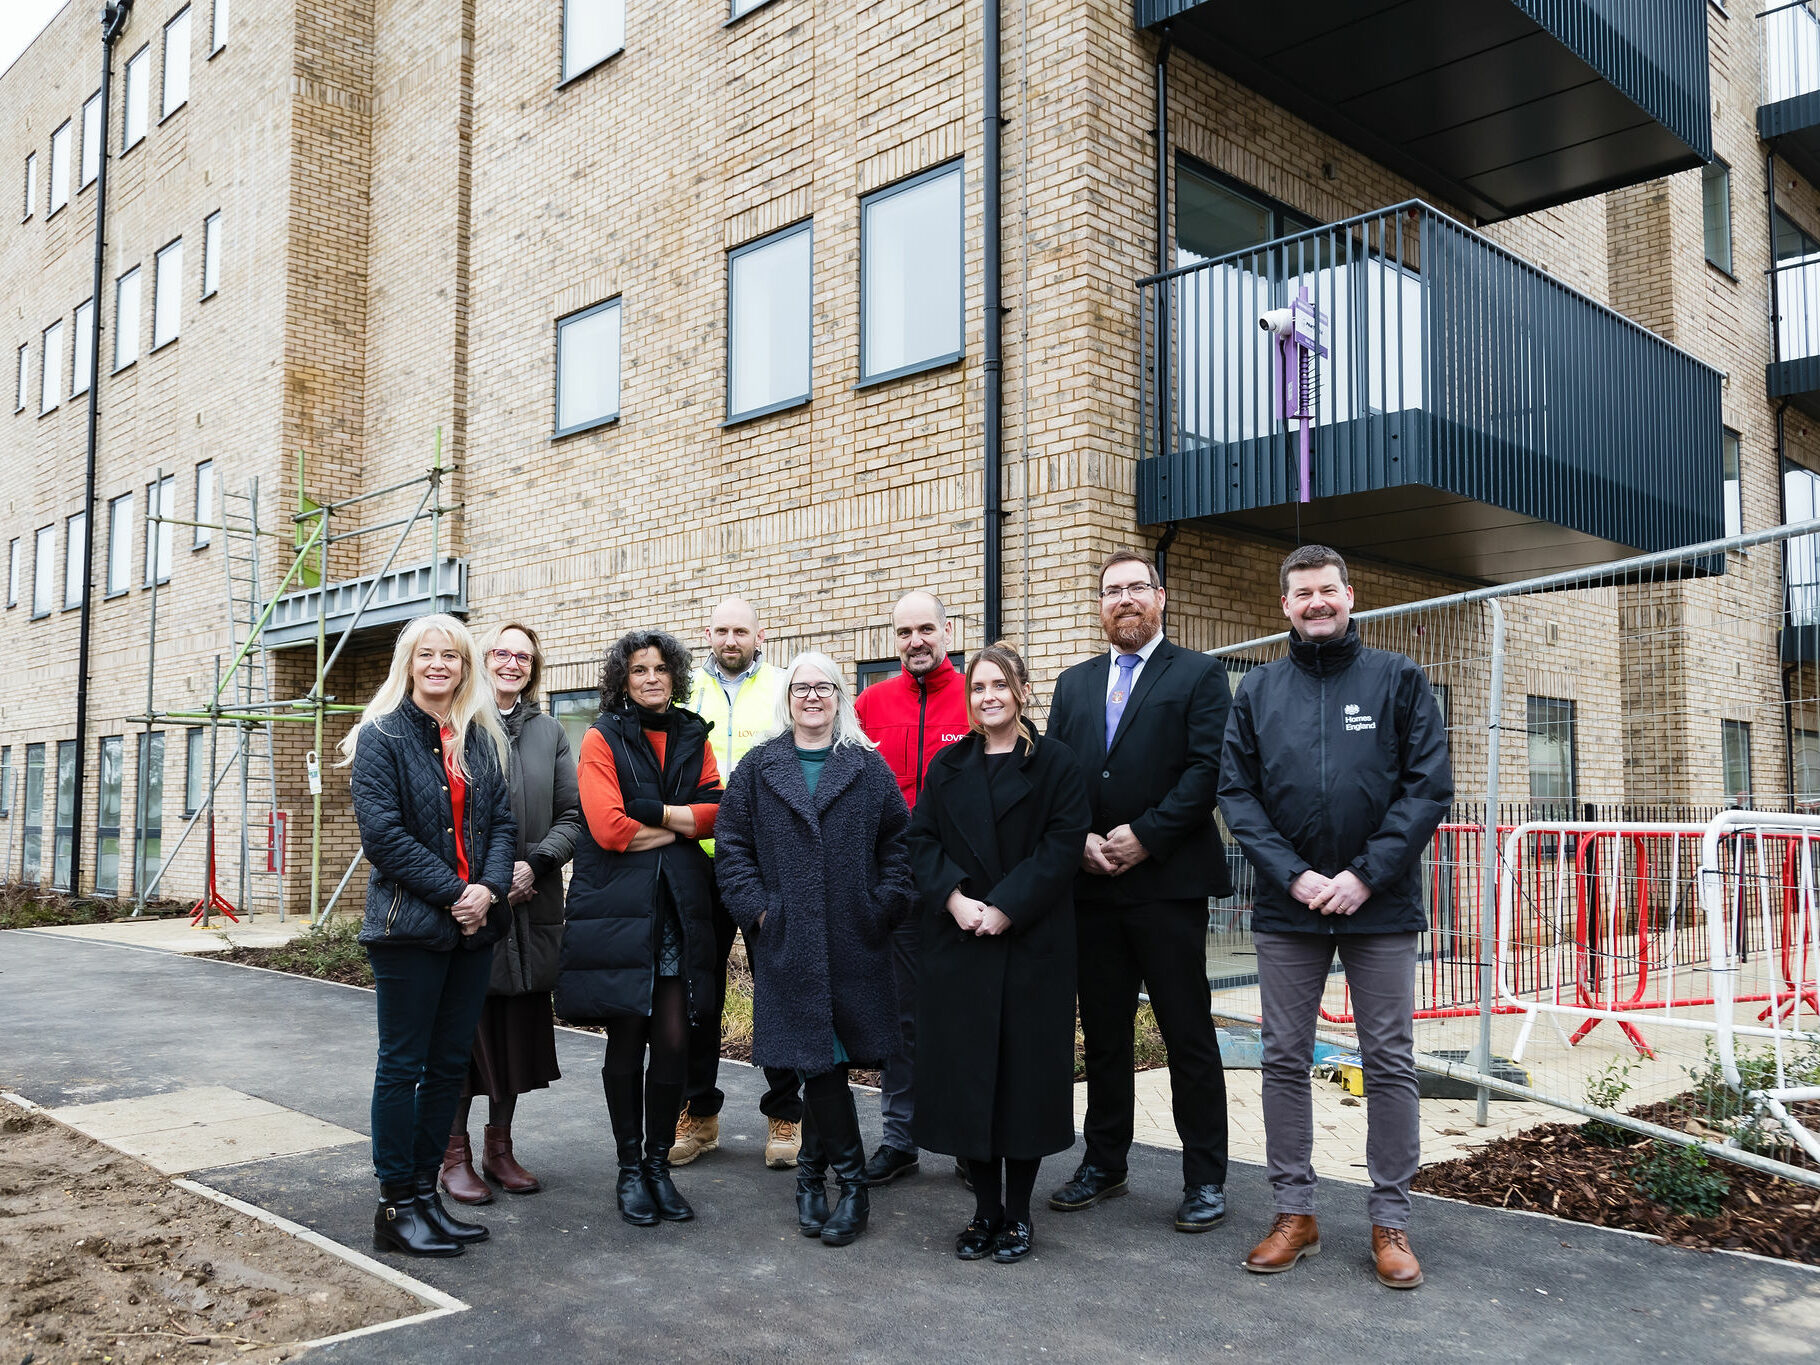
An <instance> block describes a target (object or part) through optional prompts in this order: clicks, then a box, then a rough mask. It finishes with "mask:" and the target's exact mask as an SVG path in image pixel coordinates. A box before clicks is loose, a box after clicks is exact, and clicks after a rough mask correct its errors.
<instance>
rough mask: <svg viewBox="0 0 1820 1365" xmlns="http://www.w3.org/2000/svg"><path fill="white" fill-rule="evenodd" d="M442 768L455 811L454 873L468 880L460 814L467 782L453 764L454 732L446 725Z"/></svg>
mask: <svg viewBox="0 0 1820 1365" xmlns="http://www.w3.org/2000/svg"><path fill="white" fill-rule="evenodd" d="M442 770H443V771H444V772H445V773H447V774H448V775H449V805H450V806H451V807H453V808H454V812H455V874H456V875H457V876H458V877H460V878H461V879H462V881H464V882H465V881H468V880H469V877H468V848H467V843H466V841H465V840H464V839H463V838H462V830H463V828H464V823H463V821H462V818H461V814H462V811H463V810H464V809H465V808H466V807H467V804H468V783H467V779H466V778H464V777H463V776H462V775H461V769H460V768H458V767H456V766H455V732H454V731H453V730H451V729H450V728H449V727H448V726H446V725H445V726H443V727H442Z"/></svg>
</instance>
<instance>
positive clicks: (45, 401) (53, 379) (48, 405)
mask: <svg viewBox="0 0 1820 1365" xmlns="http://www.w3.org/2000/svg"><path fill="white" fill-rule="evenodd" d="M38 363H39V365H40V366H41V367H42V368H41V369H40V370H39V372H38V378H39V381H40V383H39V385H38V415H39V416H43V415H44V414H45V413H47V412H54V411H55V410H56V408H57V405H58V404H59V403H60V402H62V401H63V394H62V392H61V389H62V386H61V385H60V384H59V383H58V382H57V381H58V380H59V379H61V378H62V377H63V319H62V318H58V319H57V320H56V321H55V322H53V323H52V324H51V325H50V326H49V327H46V328H45V329H44V350H43V352H42V354H41V355H40V357H39V360H38Z"/></svg>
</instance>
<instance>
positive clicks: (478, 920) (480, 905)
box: [449, 882, 493, 937]
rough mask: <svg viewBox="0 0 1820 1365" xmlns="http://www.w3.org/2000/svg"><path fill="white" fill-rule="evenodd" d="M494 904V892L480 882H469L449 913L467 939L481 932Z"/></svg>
mask: <svg viewBox="0 0 1820 1365" xmlns="http://www.w3.org/2000/svg"><path fill="white" fill-rule="evenodd" d="M492 904H493V893H492V891H490V890H488V889H487V888H486V887H484V886H482V885H481V884H480V883H479V882H469V883H468V884H467V885H466V886H464V887H462V889H461V894H460V895H459V896H457V897H456V898H455V904H453V905H451V906H450V907H449V913H450V914H451V915H453V916H454V917H455V923H457V924H459V925H460V926H461V932H462V935H463V936H464V937H465V936H466V935H468V934H474V933H478V932H479V931H480V926H481V925H483V924H485V923H486V922H487V910H488V908H489V907H491V906H492Z"/></svg>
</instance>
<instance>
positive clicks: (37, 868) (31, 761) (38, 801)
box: [19, 744, 44, 886]
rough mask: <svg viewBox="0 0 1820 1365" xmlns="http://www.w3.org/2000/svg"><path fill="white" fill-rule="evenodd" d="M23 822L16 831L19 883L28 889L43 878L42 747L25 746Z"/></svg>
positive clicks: (34, 745) (39, 745) (37, 745)
mask: <svg viewBox="0 0 1820 1365" xmlns="http://www.w3.org/2000/svg"><path fill="white" fill-rule="evenodd" d="M24 804H25V819H24V828H23V829H21V830H20V831H19V835H20V839H19V844H20V852H19V880H21V881H22V882H24V883H25V884H26V885H28V886H33V885H36V884H37V881H38V879H39V878H40V877H41V876H43V875H44V746H43V745H42V744H28V745H26V746H25V803H24Z"/></svg>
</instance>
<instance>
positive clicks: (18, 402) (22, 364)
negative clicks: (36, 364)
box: [13, 342, 32, 412]
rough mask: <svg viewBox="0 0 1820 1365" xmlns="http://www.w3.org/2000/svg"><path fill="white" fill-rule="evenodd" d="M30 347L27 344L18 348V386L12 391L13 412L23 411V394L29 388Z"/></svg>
mask: <svg viewBox="0 0 1820 1365" xmlns="http://www.w3.org/2000/svg"><path fill="white" fill-rule="evenodd" d="M31 369H32V347H31V343H30V342H27V343H26V344H25V345H23V346H21V347H20V348H19V370H18V386H17V387H16V388H15V389H14V390H13V411H14V412H24V411H25V394H26V391H27V390H28V389H29V388H30V387H31V382H32V381H31Z"/></svg>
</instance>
